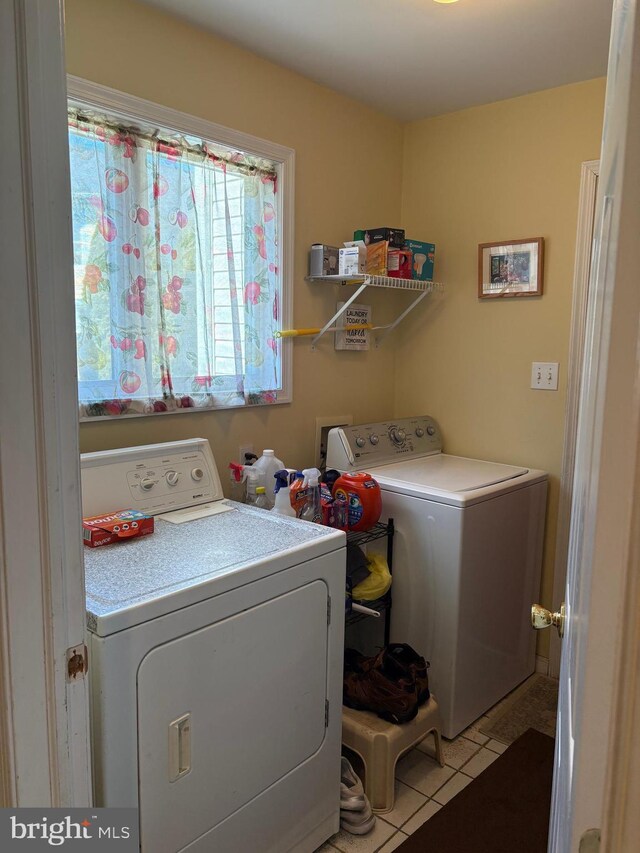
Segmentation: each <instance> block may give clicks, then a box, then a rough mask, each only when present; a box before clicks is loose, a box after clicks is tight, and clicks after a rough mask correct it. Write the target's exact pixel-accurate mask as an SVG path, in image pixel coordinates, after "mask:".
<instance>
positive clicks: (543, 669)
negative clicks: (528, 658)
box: [536, 655, 549, 675]
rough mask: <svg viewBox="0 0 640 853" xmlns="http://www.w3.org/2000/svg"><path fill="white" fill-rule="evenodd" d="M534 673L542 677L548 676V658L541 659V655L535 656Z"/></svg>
mask: <svg viewBox="0 0 640 853" xmlns="http://www.w3.org/2000/svg"><path fill="white" fill-rule="evenodd" d="M536 672H539V673H541V674H542V675H549V658H543V657H542V655H536Z"/></svg>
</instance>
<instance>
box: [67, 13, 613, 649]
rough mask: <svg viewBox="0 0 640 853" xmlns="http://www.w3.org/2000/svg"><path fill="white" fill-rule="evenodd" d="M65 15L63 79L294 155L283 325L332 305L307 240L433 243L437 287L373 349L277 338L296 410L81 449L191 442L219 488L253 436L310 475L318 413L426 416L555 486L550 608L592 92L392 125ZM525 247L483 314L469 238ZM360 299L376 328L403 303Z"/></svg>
mask: <svg viewBox="0 0 640 853" xmlns="http://www.w3.org/2000/svg"><path fill="white" fill-rule="evenodd" d="M66 17H67V21H66V45H67V46H66V50H67V66H68V70H69V72H70V73H72V74H76V75H78V76H80V77H85V78H87V79H89V80H93V81H96V82H98V83H103V84H105V85H107V86H111V87H113V88H116V89H121V90H122V91H125V92H129V93H131V94H134V95H138V96H140V97H143V98H147V99H149V100H151V101H156V102H158V103H161V104H165V105H167V106H170V107H174V108H177V109H180V110H183V111H184V112H187V113H192V114H194V115H197V116H201V117H203V118H205V119H209V120H211V121H214V122H218V123H221V124H225V125H228V126H230V127H233V128H236V129H238V130H243V131H246V132H249V133H253V134H255V135H257V136H262V137H265V138H267V139H271V140H273V141H275V142H280V143H282V144H284V145H287V146H289V147H292V148H294V149H295V151H296V199H295V206H296V209H295V212H296V217H295V228H296V241H295V291H294V292H295V307H294V325H299V326H310V325H316V324H319V323H320V322H321V321H322V320H323V318H328V316H329V312H330V311H332V309H333V306H334V305H335V302H336V299H337V297H338V292H337V289H335V288H334V286H333V285H328V286H326V287H324V286H322V285H318V284H316V285H311V284H308V283H306V282H305V281H304V276H305V274H306V268H307V251H308V247H309V245H310V244H311V243H312V242H316V241H324V242H328V243H335V244H339V243H340V242H341V241H342V240H344V239H346V238H348V236H349V235H350V234H351V232H352V231H353V229H354V228H355V227H370V226H375V225H382V224H388V225H396V224H401V225H402V226H403V227H404V228H405V229H406V232H407V235H408V236H410V237H413V238H416V239H421V238H424V239H427V240H431V241H433V242H435V243H436V244H437V261H436V277H437V278H438V280H440V281H444V282H445V283H446V293H445V294H444V295H443V296H438V297H435V298H434V297H431V298H430V299H428V300H427V302H426V303H423V306H422V307H421V309H418V310H417V311H416V312H415V314H413V315H411V316H410V317H409V318H408V319H407V320H406V321H405V323H404V325H403V327H402V328H401V329H400V330H399V333H396V335H395V337H394V338H393V339H390V340H389V341H388V342H386V343H385V346H384V347H383V348H382V349H381V350H380V351H371V352H369V353H359V354H353V353H348V354H340V353H336V352H335V351H334V350H333V343H332V341H331V340H330V339H327V340H325V341H324V342H323V344H322V345H321V348H320V351H319V352H315V353H313V352H311V351H310V349H309V343H310V342H309V339H301V340H298V341H295V342H289V343H290V345H292V346H293V347H294V349H295V359H294V388H293V392H294V402H293V403H292V404H291V405H282V406H273V407H256V408H253V409H249V410H234V411H221V412H213V413H199V414H189V415H173V416H165V417H156V418H138V419H130V420H125V421H119V422H112V421H111V422H106V423H105V422H98V423H93V424H86V425H83V426H82V428H81V436H80V438H81V447H82V450H83V451H86V450H97V449H103V448H109V447H119V446H123V445H130V444H146V443H148V442H152V441H168V440H172V439H178V438H183V437H189V436H194V435H203V436H204V437H206V438H209V440H210V441H211V443H212V446H213V448H214V451H215V453H216V456H217V458H218V462H219V465H220V468H221V473H222V474H223V481H225V483H226V475H225V473H224V470H223V469H224V466H225V465H226V462H227V461H228V460H230V459H232V458H236V456H237V452H238V446H239V445H240V444H245V443H248V442H252V443H253V444H254V446H255V448H256V450H260V449H261V448H262V447H265V446H272V447H274V448H275V449H276V451H277V453H278V455H279V456H281V457H283V458H284V460H285V462H286V463H287V464H289V465H292V466H293V465H296V466H302V465H303V464H305V465H306V464H309V461H310V460H311V458H312V456H313V451H314V447H313V443H314V434H315V418H316V416H324V415H334V414H353V416H354V418H355V420H356V421H366V420H377V419H380V420H382V419H386V418H388V417H389V415H390V414H391V413H392V411H393V412H394V413H395V415H411V414H415V413H416V412H427V413H429V414H432V415H433V416H435V417H436V418H437V419H439V420H440V422H441V424H442V426H443V429H444V434H445V439H446V449H447V450H448V451H449V452H453V453H460V454H464V455H470V456H477V457H480V458H486V459H494V460H498V461H503V462H511V463H515V464H521V465H526V466H530V467H539V468H543V469H545V470H546V471H548V472H549V473H550V475H551V490H550V500H549V514H548V519H549V520H548V530H547V538H546V552H545V566H544V577H543V585H542V594H541V599H542V601H543V603H545V604H547V605H550V604H551V603H552V602H551V600H550V597H551V587H552V571H553V553H554V547H555V514H556V508H557V498H558V478H559V473H560V466H561V456H562V432H563V417H564V403H565V389H566V370H567V351H568V341H569V324H570V310H571V289H572V274H573V253H574V247H575V234H576V216H577V202H578V187H579V174H580V163H581V162H582V161H584V160H589V159H595V158H597V157H598V155H599V148H600V132H601V123H602V110H603V100H604V81H603V80H594V81H588V82H586V83H579V84H576V85H571V86H564V87H561V88H558V89H552V90H547V91H545V92H539V93H536V94H533V95H528V96H526V97H522V98H516V99H513V100H508V101H502V102H499V103H495V104H489V105H486V106H482V107H475V108H472V109H468V110H464V111H462V112H458V113H452V114H449V115H445V116H440V117H436V118H432V119H426V120H424V121H418V122H412V123H410V124H408V125H405V126H403V125H402V124H401V123H399V122H396V121H394V120H392V119H389V118H387V117H385V116H383V115H381V114H379V113H376V112H375V111H374V110H371V109H369V108H367V107H365V106H363V105H361V104H359V103H357V102H355V101H352V100H350V99H348V98H345V97H343V96H341V95H338V94H336V93H335V92H332V91H331V90H329V89H327V88H324V87H322V86H319V85H316V84H314V83H312V82H310V81H309V80H307V79H305V78H304V77H302V76H300V75H297V74H294V73H292V72H290V71H287V70H286V69H284V68H281V67H279V66H277V65H274V64H272V63H269V62H267V61H265V60H262V59H260V58H259V57H257V56H256V55H254V54H252V53H250V52H248V51H245V50H242V49H241V48H239V47H236V46H234V45H232V44H230V43H228V42H225V41H223V40H222V39H220V38H218V37H216V36H214V35H212V34H209V33H206V32H204V31H202V30H199V29H196V28H194V27H191V26H189V25H188V24H186V23H184V22H182V21H180V20H179V19H177V18H173V17H169V16H167V15H165V14H163V13H161V12H158V11H157V10H155V9H153V8H151V7H149V6H144V5H141V4H139V3H136V2H133V0H110V2H109V3H104V2H101V0H66ZM102 44H108V46H109V51H108V53H105V52H104V51H103V50H101V45H102ZM532 236H543V237H544V238H545V241H546V263H545V293H544V296H543V297H542V298H541V299H523V300H518V299H514V300H501V301H498V300H490V301H484V302H479V301H478V299H477V298H476V275H477V273H476V264H477V244H478V243H480V242H488V241H492V240H502V239H513V238H520V237H532ZM366 301H370V302H372V303H373V305H374V319H375V320H376V321H378V320H381V319H382V320H384V319H385V318H386V317H387V316H389V312H392V311H395V310H396V309H397V308H398V306H400V305H402V304H404V303H406V302H407V297H406V295H403V294H391V293H380V294H376V295H375V296H374V297H373V298H371V297H369V296H367V300H366ZM534 360H535V361H558V362H560V390H559V391H558V392H557V393H554V392H543V391H537V392H536V391H531V390H530V389H529V387H528V386H529V376H530V367H531V362H532V361H534ZM553 603H554V604H557V602H553ZM546 645H547V640H546V637H545V638H544V639H543V640H542V643H541V647H540V648H541V651H542V652H543V653H544V651H545V650H546Z"/></svg>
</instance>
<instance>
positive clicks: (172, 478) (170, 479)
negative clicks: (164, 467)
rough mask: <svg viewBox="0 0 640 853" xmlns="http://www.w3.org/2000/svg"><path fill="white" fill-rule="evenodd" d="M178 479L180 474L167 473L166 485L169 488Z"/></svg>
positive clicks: (174, 472) (175, 472)
mask: <svg viewBox="0 0 640 853" xmlns="http://www.w3.org/2000/svg"><path fill="white" fill-rule="evenodd" d="M179 479H180V474H178V472H177V471H167V483H168V484H169V485H170V486H175V484H176V483H177V482H178V480H179Z"/></svg>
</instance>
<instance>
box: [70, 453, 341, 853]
mask: <svg viewBox="0 0 640 853" xmlns="http://www.w3.org/2000/svg"><path fill="white" fill-rule="evenodd" d="M82 487H83V514H84V515H85V516H87V515H96V514H101V513H106V512H109V511H113V510H114V509H122V508H130V507H132V508H134V509H141V510H143V511H147V512H151V513H152V514H154V515H156V521H155V523H156V529H155V532H154V533H153V534H151V535H147V536H144V537H141V538H138V539H131V540H129V541H127V542H125V543H123V544H118V545H110V546H107V547H99V548H95V549H90V548H85V573H86V586H87V610H88V626H89V630H90V677H91V697H92V702H91V711H92V732H93V749H94V786H95V798H96V804H97V805H100V806H139V808H140V838H141V849H142V851H143V853H178V851H183V850H185V851H186V850H188V851H189V853H201V852H202V853H204V851H207V853H210V851H212V850H215V851H216V853H244V851H249V850H260V851H261V853H267V851H271V853H283V851H312V850H315V849H316V847H318V846H320V845H321V844H322V842H323V841H324V840H325V839H326V838H328V837H329V836H330V835H332V834H333V833H334V832H336V831H337V829H338V827H339V805H340V803H339V784H338V782H339V767H340V733H341V732H340V730H341V701H342V651H343V642H344V640H343V632H344V617H343V610H344V607H343V601H344V586H345V564H346V560H345V549H344V546H345V535H344V534H343V533H340V532H337V531H333V530H330V529H328V528H324V527H321V526H320V525H316V524H309V523H307V522H301V521H297V520H296V519H285V518H283V517H281V516H275V515H274V514H272V513H267V512H265V511H264V510H259V509H255V508H251V507H246V506H244V505H242V504H236V503H232V502H230V501H225V500H224V499H223V498H222V490H221V488H220V480H219V477H218V473H217V470H216V466H215V462H214V459H213V456H212V454H211V450H210V448H209V444H208V442H207V441H206V440H205V439H193V440H191V441H183V442H171V443H168V444H158V445H149V446H147V447H138V448H128V449H125V450H114V451H106V452H104V453H91V454H85V455H84V456H83V457H82ZM167 510H169V511H170V512H169V514H168V515H160V516H159V515H158V514H159V513H165V512H167ZM332 601H333V602H334V603H335V606H334V607H333V609H332V608H331V602H332Z"/></svg>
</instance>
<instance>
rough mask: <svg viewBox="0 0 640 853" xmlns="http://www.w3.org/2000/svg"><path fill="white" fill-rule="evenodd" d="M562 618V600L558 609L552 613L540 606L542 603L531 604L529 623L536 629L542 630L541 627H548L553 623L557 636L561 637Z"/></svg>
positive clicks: (562, 630) (563, 612)
mask: <svg viewBox="0 0 640 853" xmlns="http://www.w3.org/2000/svg"><path fill="white" fill-rule="evenodd" d="M564 620H565V610H564V602H563V603H562V605H561V607H560V611H559V612H558V613H552V612H551V611H550V610H547V608H546V607H542V605H540V604H532V605H531V625H532V627H533V628H535V629H536V630H537V631H540V630H542V628H550V627H551V626H552V625H555V626H556V628H557V629H558V636H559V637H563V636H564Z"/></svg>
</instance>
